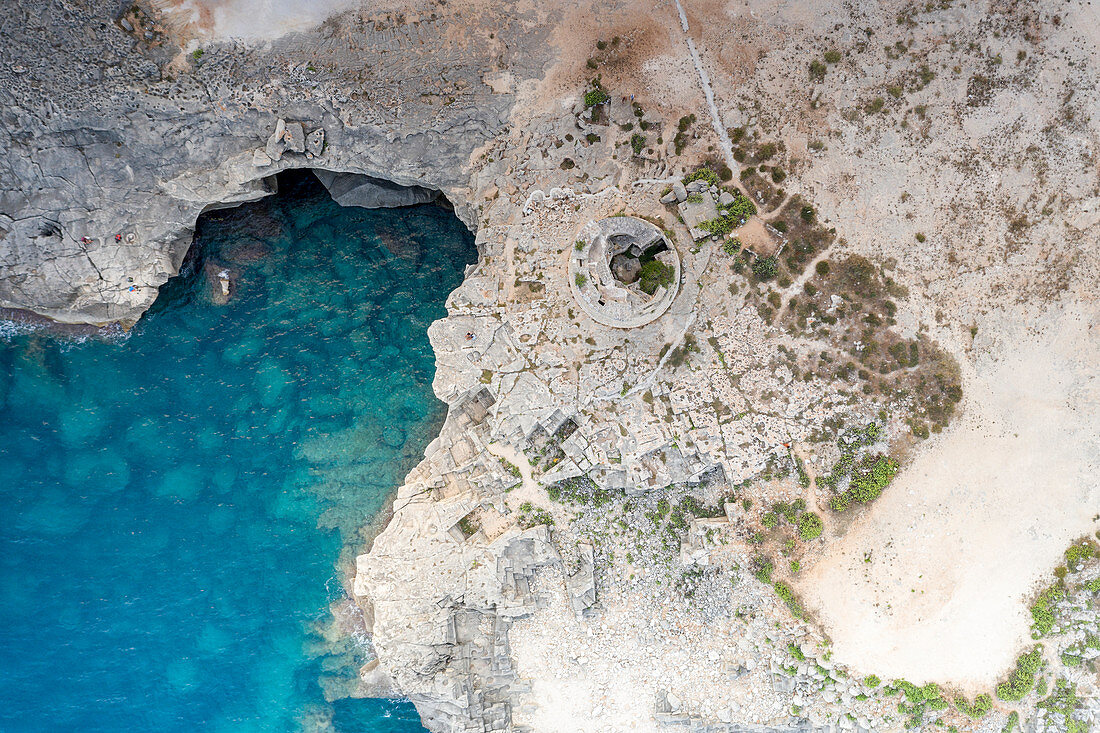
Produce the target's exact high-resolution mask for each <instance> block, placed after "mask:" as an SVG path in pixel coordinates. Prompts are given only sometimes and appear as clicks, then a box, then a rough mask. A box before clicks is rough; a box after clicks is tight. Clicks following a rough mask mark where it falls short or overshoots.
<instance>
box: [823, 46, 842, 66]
mask: <svg viewBox="0 0 1100 733" xmlns="http://www.w3.org/2000/svg"><path fill="white" fill-rule="evenodd" d="M838 61H840V51H837V50H835V49H832V50H829V51H826V52H825V63H827V64H835V63H837V62H838Z"/></svg>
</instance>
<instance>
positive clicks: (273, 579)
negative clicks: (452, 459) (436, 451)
mask: <svg viewBox="0 0 1100 733" xmlns="http://www.w3.org/2000/svg"><path fill="white" fill-rule="evenodd" d="M281 183H282V186H281V188H282V190H281V193H280V195H279V196H278V197H275V198H272V199H268V200H265V201H263V202H260V203H256V204H250V205H247V206H245V207H241V208H239V209H235V210H232V211H228V212H217V213H215V214H213V215H210V216H208V217H204V218H203V220H202V221H201V222H200V225H199V229H198V233H197V241H198V242H199V243H200V244H201V251H202V252H203V253H204V258H205V259H204V261H205V262H213V263H214V264H215V265H217V266H219V267H221V266H230V267H231V268H233V269H234V270H235V271H237V272H239V274H240V279H239V281H238V288H237V292H236V295H235V297H234V298H233V299H232V300H231V301H230V303H229V304H228V305H225V306H217V305H213V304H212V303H211V302H210V301H209V299H208V298H207V296H206V294H205V293H206V290H205V288H206V287H207V286H206V284H205V282H204V280H203V278H202V277H201V271H202V266H203V264H204V261H199V262H197V263H194V267H193V270H194V271H195V274H192V275H191V276H183V277H180V278H176V279H175V280H173V281H172V282H171V283H170V284H169V285H167V286H165V288H164V289H163V290H162V293H161V296H160V298H159V299H158V301H157V303H156V304H155V306H154V307H153V308H152V309H151V310H150V312H149V313H148V314H147V315H146V317H145V318H144V319H143V320H142V321H141V322H140V323H139V324H138V325H137V326H136V327H135V329H134V331H133V333H132V335H131V336H130V337H129V338H127V339H125V340H122V341H116V342H113V343H109V342H108V343H105V342H103V341H95V340H88V341H85V342H82V343H72V342H63V341H58V340H56V339H54V338H52V337H49V336H46V335H43V334H41V333H31V334H18V335H14V336H10V337H9V338H8V339H7V340H5V341H0V660H3V663H2V664H0V730H4V731H21V730H28V731H29V730H36V731H37V730H77V729H79V730H83V731H100V730H102V731H118V730H156V731H176V730H179V731H184V730H186V731H195V730H204V731H207V730H214V731H220V730H226V731H229V730H232V731H254V730H255V731H259V730H263V731H272V730H274V731H279V730H296V729H300V728H303V727H304V728H307V729H309V728H313V727H315V725H318V724H319V725H321V726H322V727H325V726H331V727H332V728H335V729H336V730H338V731H342V732H346V733H352V732H355V733H358V732H359V731H401V732H405V731H420V730H422V728H421V726H420V724H419V719H418V718H417V716H416V712H415V710H414V709H413V707H412V705H411V704H409V703H407V702H395V701H377V700H343V701H339V702H336V703H333V704H328V703H326V702H325V694H326V690H327V691H328V692H329V693H330V696H334V695H335V694H339V693H340V692H341V691H342V690H344V689H346V687H347V686H348V685H349V684H350V683H351V681H353V680H354V675H355V670H356V667H357V666H358V664H360V663H362V661H363V660H364V657H363V654H364V651H363V649H362V647H361V646H360V645H358V644H356V643H354V642H352V641H351V640H349V639H346V638H345V641H344V642H343V643H342V644H337V645H336V646H335V647H334V646H333V645H332V644H326V643H325V641H324V639H325V637H326V635H327V636H328V637H329V638H335V636H334V634H333V633H332V629H331V627H330V626H329V623H328V622H329V621H330V619H331V617H332V616H331V614H330V612H329V607H330V605H331V604H337V603H339V602H340V601H342V600H343V599H344V594H343V590H342V588H341V580H340V579H341V577H342V572H341V570H340V569H339V568H338V565H340V564H342V563H346V562H347V561H348V559H349V558H350V556H351V554H352V548H353V547H354V546H355V545H356V544H357V542H358V541H359V540H358V531H359V529H360V528H361V527H362V526H363V525H365V524H367V523H368V521H369V520H370V519H371V518H372V517H374V516H375V515H376V514H377V513H378V512H379V510H380V509H381V508H382V507H383V505H384V503H385V500H386V498H387V496H388V495H389V494H390V493H391V492H392V491H393V490H394V489H395V488H396V486H397V485H398V484H399V483H400V481H401V479H402V478H403V477H404V474H405V473H406V472H407V471H408V470H409V468H411V467H412V466H413V465H415V463H416V461H417V460H419V457H420V456H421V455H422V452H423V450H424V448H425V447H426V445H427V443H428V441H429V440H430V438H431V437H432V436H433V435H434V434H435V432H436V431H437V429H438V425H439V422H440V421H441V419H442V417H443V405H442V404H441V403H439V402H438V401H436V400H435V398H434V396H433V395H432V392H431V380H432V377H433V374H434V368H435V365H434V359H433V356H432V352H431V347H430V345H429V343H428V339H427V336H426V329H427V327H428V325H429V324H430V323H431V322H432V321H433V320H435V319H437V318H440V317H442V316H443V315H444V314H445V311H444V306H443V302H444V299H445V297H446V295H447V293H449V292H450V291H451V290H453V289H454V288H455V287H457V286H458V284H459V283H460V282H461V279H462V271H463V268H464V267H465V265H467V264H468V263H470V262H472V261H474V259H475V257H476V253H475V250H474V247H473V243H472V238H471V236H470V235H469V233H468V232H467V231H466V230H465V229H464V228H463V227H462V225H461V223H460V222H458V220H457V219H456V218H455V217H454V216H453V215H452V214H450V213H448V212H446V211H444V210H442V209H440V208H437V207H432V206H424V207H417V208H413V209H402V210H389V211H367V210H362V209H344V208H341V207H339V206H337V205H336V204H334V203H333V202H332V201H331V200H330V199H329V198H328V195H327V194H326V193H325V192H324V189H323V188H321V187H320V185H319V184H318V183H317V182H316V181H315V180H314V179H313V178H312V176H310V175H308V174H307V175H299V176H297V177H285V178H283V179H282V180H281Z"/></svg>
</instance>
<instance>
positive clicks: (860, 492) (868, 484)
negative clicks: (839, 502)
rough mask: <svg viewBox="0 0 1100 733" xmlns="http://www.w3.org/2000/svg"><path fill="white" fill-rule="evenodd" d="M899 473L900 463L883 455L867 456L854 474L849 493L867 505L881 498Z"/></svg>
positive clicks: (854, 498)
mask: <svg viewBox="0 0 1100 733" xmlns="http://www.w3.org/2000/svg"><path fill="white" fill-rule="evenodd" d="M897 472H898V463H897V461H895V460H894V459H893V458H890V457H889V456H884V455H881V454H880V455H877V456H867V457H866V458H864V459H863V461H861V462H860V465H859V466H858V467H857V468H856V469H855V470H854V471H853V472H852V483H851V486H850V487H849V489H848V491H849V492H851V494H852V499H853V500H855V501H858V502H860V503H861V504H866V503H867V502H869V501H873V500H875V499H877V498H878V497H879V495H880V494H881V493H882V490H883V489H885V488H886V486H887V485H888V484H889V483H890V481H891V480H893V478H894V475H895V474H896V473H897Z"/></svg>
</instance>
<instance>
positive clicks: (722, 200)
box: [718, 191, 734, 206]
mask: <svg viewBox="0 0 1100 733" xmlns="http://www.w3.org/2000/svg"><path fill="white" fill-rule="evenodd" d="M733 202H734V198H733V194H732V193H730V192H729V191H723V192H722V193H720V194H719V195H718V203H719V204H721V205H722V206H729V205H730V204H732V203H733Z"/></svg>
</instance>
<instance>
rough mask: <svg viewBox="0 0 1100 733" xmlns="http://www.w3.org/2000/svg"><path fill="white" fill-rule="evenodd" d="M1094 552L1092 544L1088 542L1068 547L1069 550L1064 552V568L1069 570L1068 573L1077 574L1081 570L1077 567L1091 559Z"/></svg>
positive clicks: (1084, 541) (1083, 541)
mask: <svg viewBox="0 0 1100 733" xmlns="http://www.w3.org/2000/svg"><path fill="white" fill-rule="evenodd" d="M1095 551H1096V550H1095V548H1094V547H1093V546H1092V543H1091V542H1089V541H1088V540H1082V541H1081V542H1078V543H1076V544H1074V545H1070V547H1069V549H1067V550H1066V567H1068V568H1069V570H1070V572H1073V573H1075V572H1077V571H1078V570H1080V569H1081V568H1080V567H1079V565H1081V564H1083V563H1084V562H1085V561H1086V560H1088V559H1089V558H1091V557H1092V556H1093V554H1094V553H1095Z"/></svg>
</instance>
